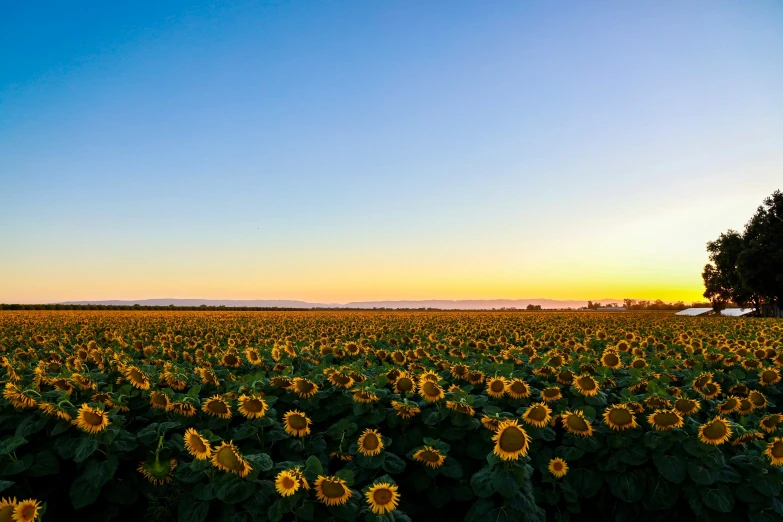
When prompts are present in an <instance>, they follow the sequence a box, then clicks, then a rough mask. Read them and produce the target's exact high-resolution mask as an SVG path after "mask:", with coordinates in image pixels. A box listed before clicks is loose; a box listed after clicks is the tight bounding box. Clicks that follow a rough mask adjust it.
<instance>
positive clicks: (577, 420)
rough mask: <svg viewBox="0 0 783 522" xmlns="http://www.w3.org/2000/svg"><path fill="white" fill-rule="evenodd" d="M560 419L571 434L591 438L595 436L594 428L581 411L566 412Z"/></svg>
mask: <svg viewBox="0 0 783 522" xmlns="http://www.w3.org/2000/svg"><path fill="white" fill-rule="evenodd" d="M560 419H561V421H562V422H563V427H564V428H565V429H566V431H568V432H569V433H573V434H574V435H580V436H582V437H590V436H591V435H592V434H593V427H592V426H591V425H590V421H588V420H587V419H585V416H584V414H583V413H582V412H581V411H579V410H575V411H566V412H565V413H563V414H561V415H560Z"/></svg>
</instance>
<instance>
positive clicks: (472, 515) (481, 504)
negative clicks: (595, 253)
mask: <svg viewBox="0 0 783 522" xmlns="http://www.w3.org/2000/svg"><path fill="white" fill-rule="evenodd" d="M493 507H495V503H494V502H492V501H491V500H489V499H480V500H477V501H476V502H474V503H473V505H472V506H470V509H469V510H468V513H467V515H466V516H465V522H483V521H485V520H487V515H489V512H490V511H492V508H493Z"/></svg>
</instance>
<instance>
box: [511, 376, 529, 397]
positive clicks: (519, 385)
mask: <svg viewBox="0 0 783 522" xmlns="http://www.w3.org/2000/svg"><path fill="white" fill-rule="evenodd" d="M506 393H507V394H508V396H509V397H511V398H512V399H525V398H527V397H530V386H528V385H527V383H526V382H525V381H523V380H522V379H511V380H509V381H507V382H506Z"/></svg>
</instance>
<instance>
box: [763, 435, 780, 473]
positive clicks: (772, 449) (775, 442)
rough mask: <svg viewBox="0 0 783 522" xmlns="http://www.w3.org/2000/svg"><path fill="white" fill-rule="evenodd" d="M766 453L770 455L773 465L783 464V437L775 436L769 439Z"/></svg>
mask: <svg viewBox="0 0 783 522" xmlns="http://www.w3.org/2000/svg"><path fill="white" fill-rule="evenodd" d="M764 454H765V455H766V456H768V457H769V460H770V462H771V463H772V465H773V466H783V437H775V438H774V439H772V440H771V441H769V444H767V449H765V450H764Z"/></svg>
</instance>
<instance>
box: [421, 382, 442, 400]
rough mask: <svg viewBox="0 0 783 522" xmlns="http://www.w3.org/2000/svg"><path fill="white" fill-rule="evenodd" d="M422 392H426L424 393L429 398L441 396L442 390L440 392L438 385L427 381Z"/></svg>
mask: <svg viewBox="0 0 783 522" xmlns="http://www.w3.org/2000/svg"><path fill="white" fill-rule="evenodd" d="M422 390H424V393H425V394H426V395H427V396H429V397H437V396H438V395H440V393H439V392H440V390H438V385H437V384H435V383H434V382H432V381H427V382H425V383H424V386H422Z"/></svg>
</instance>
